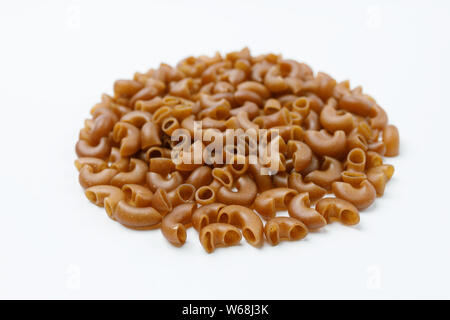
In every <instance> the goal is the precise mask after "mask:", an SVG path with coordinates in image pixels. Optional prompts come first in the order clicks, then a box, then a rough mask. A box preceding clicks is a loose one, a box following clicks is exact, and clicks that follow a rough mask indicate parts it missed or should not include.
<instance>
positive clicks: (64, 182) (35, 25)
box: [0, 0, 450, 299]
mask: <svg viewBox="0 0 450 320" xmlns="http://www.w3.org/2000/svg"><path fill="white" fill-rule="evenodd" d="M425 3H429V4H428V5H426V4H425ZM449 13H450V4H449V2H447V1H429V2H425V1H422V2H416V1H376V0H373V1H370V2H368V1H345V2H344V3H342V2H338V1H326V2H323V1H318V2H315V1H314V3H313V1H306V2H303V3H302V2H301V1H280V0H279V1H245V3H244V1H226V2H225V1H223V2H219V1H204V2H195V1H185V2H182V1H172V2H169V1H146V2H144V1H120V2H117V1H115V2H112V1H95V2H94V1H86V2H84V1H56V0H55V1H14V2H13V1H2V2H1V3H0V48H1V51H0V75H1V76H0V88H1V95H0V97H1V98H0V103H1V109H0V110H1V115H2V116H1V118H2V121H1V126H0V134H1V139H2V140H1V141H2V148H1V158H0V159H1V160H0V166H1V168H2V171H1V172H0V177H1V178H0V181H1V184H0V194H1V199H2V206H1V209H0V215H1V220H0V298H169V299H170V298H185V299H190V298H193V299H196V298H211V299H215V298H223V299H229V298H252V299H253V298H254V299H263V298H265V299H291V298H295V299H297V298H363V299H366V298H376V299H378V298H447V299H448V298H450V292H449V287H450V275H449V270H450V256H449V249H448V245H449V243H450V232H449V229H450V228H449V223H450V212H449V211H450V210H449V205H448V190H447V187H448V182H449V181H450V176H449V169H448V159H449V155H450V154H449V151H448V149H447V148H448V146H449V143H448V139H449V136H450V135H449V128H448V127H449V116H450V105H449V98H448V93H447V92H448V88H449V85H450V83H449V72H450V68H449V57H450V47H449V46H450V41H449V36H448V30H450V22H449V21H450V20H449ZM245 45H248V46H249V47H250V49H251V50H252V53H254V54H259V53H265V52H270V51H275V52H280V53H282V54H283V55H284V56H285V57H289V58H293V59H298V60H302V61H305V62H306V63H308V64H310V65H311V66H312V67H313V68H314V70H315V71H318V70H319V71H320V70H322V71H325V72H327V73H329V74H331V75H332V76H334V77H335V78H337V79H338V80H343V79H347V78H348V79H350V80H351V83H352V85H354V86H356V85H363V87H364V89H365V91H366V92H368V93H370V94H371V95H373V96H374V97H375V98H376V99H377V100H378V102H379V103H380V105H381V106H383V107H384V108H385V109H386V110H387V112H388V115H389V118H390V120H391V122H392V123H394V124H395V125H397V126H398V128H399V130H400V134H401V156H400V157H397V158H394V159H388V160H387V162H389V163H392V164H394V165H395V170H396V171H395V175H394V178H393V179H392V181H391V182H390V183H389V185H388V186H387V190H386V194H385V196H384V197H383V198H381V199H378V200H377V201H376V204H375V205H374V206H373V207H371V208H370V209H369V210H367V211H366V212H364V213H362V216H361V224H360V225H359V226H358V227H356V228H348V227H344V226H341V225H338V224H334V225H330V226H328V227H326V228H325V230H323V231H322V232H319V233H318V234H310V235H309V236H308V237H307V239H306V240H305V241H301V242H294V243H283V244H282V245H280V246H277V247H271V246H269V245H265V246H264V247H263V248H262V249H260V250H258V249H254V248H253V247H250V246H249V245H247V244H246V243H245V242H244V241H243V243H242V245H241V246H239V247H236V248H230V249H221V250H217V251H216V252H215V253H214V254H212V255H208V254H206V253H205V251H204V250H203V248H201V246H200V244H199V242H198V240H197V236H196V234H195V232H194V231H193V230H190V231H189V233H188V241H187V243H186V245H185V246H184V247H183V248H181V249H178V248H175V247H172V246H171V245H170V244H169V243H168V242H167V241H166V240H165V239H164V238H163V236H162V235H161V233H160V231H159V230H156V231H147V232H137V231H131V230H128V229H126V228H124V227H121V226H120V225H119V224H117V223H114V222H112V221H111V220H109V219H108V218H107V216H106V214H105V213H104V211H103V209H100V208H98V207H95V206H94V205H92V204H91V203H90V202H89V201H88V200H87V199H86V198H85V197H84V195H83V192H82V189H81V188H80V187H79V185H78V181H77V179H78V178H77V173H76V170H75V168H74V166H73V160H74V159H75V153H74V144H75V141H76V139H77V134H78V131H79V129H80V128H81V126H82V124H83V120H84V118H86V117H87V116H88V112H89V109H90V107H91V106H92V105H93V104H95V103H96V102H97V101H98V100H99V98H100V95H101V93H102V92H109V93H110V92H111V91H112V84H113V81H114V80H116V79H118V78H127V77H131V76H132V75H133V73H134V72H135V71H145V70H147V69H149V68H150V67H155V66H157V65H158V64H159V63H160V62H161V61H165V62H168V63H171V64H174V63H176V62H177V61H178V60H180V59H182V58H183V57H185V56H188V55H199V54H213V53H214V52H215V51H216V50H220V51H221V52H222V53H223V52H227V51H230V50H237V49H240V48H242V47H244V46H245Z"/></svg>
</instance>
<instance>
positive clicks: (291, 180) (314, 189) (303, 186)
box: [288, 172, 327, 201]
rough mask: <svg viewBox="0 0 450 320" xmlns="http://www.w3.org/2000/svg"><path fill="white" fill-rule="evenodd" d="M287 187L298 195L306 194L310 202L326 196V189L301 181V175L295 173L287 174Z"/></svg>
mask: <svg viewBox="0 0 450 320" xmlns="http://www.w3.org/2000/svg"><path fill="white" fill-rule="evenodd" d="M288 187H289V188H291V189H294V190H296V191H297V192H298V193H303V192H307V193H308V195H309V198H310V199H311V201H315V200H317V199H320V198H322V197H323V196H324V195H326V194H327V189H325V188H322V187H321V186H319V185H317V184H315V183H313V182H305V181H303V178H302V175H301V174H299V173H297V172H291V174H289V177H288Z"/></svg>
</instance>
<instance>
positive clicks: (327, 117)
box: [319, 98, 354, 132]
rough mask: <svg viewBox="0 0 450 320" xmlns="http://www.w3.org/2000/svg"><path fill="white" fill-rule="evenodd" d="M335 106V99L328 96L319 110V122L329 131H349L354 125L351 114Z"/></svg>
mask: <svg viewBox="0 0 450 320" xmlns="http://www.w3.org/2000/svg"><path fill="white" fill-rule="evenodd" d="M336 107H337V101H336V100H335V99H333V98H330V99H329V100H328V102H327V104H326V105H325V106H324V107H323V109H322V111H321V112H320V116H319V120H320V124H321V125H322V126H323V127H324V128H325V129H327V130H328V131H330V132H335V131H337V130H342V131H344V132H350V131H351V130H352V129H353V127H354V123H353V116H352V115H351V114H350V113H348V112H345V111H343V110H337V109H336Z"/></svg>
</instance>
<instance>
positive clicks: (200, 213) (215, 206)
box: [192, 202, 226, 231]
mask: <svg viewBox="0 0 450 320" xmlns="http://www.w3.org/2000/svg"><path fill="white" fill-rule="evenodd" d="M224 207H226V205H225V204H223V203H217V202H215V203H211V204H207V205H204V206H201V207H200V208H198V209H196V210H195V211H194V213H193V214H192V226H193V227H194V228H195V230H197V231H200V230H201V229H202V228H203V227H205V226H207V225H208V224H210V223H215V222H217V215H218V214H219V211H220V209H222V208H224Z"/></svg>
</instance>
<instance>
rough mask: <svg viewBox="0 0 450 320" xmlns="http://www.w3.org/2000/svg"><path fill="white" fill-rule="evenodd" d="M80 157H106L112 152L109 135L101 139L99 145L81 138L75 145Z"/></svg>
mask: <svg viewBox="0 0 450 320" xmlns="http://www.w3.org/2000/svg"><path fill="white" fill-rule="evenodd" d="M75 151H76V153H77V155H78V157H80V158H82V157H91V158H100V159H106V158H107V157H108V156H109V153H110V152H111V144H110V142H109V138H108V137H103V138H101V139H100V141H99V143H98V144H97V145H91V144H89V142H87V141H86V140H79V141H78V142H77V144H76V146H75Z"/></svg>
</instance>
